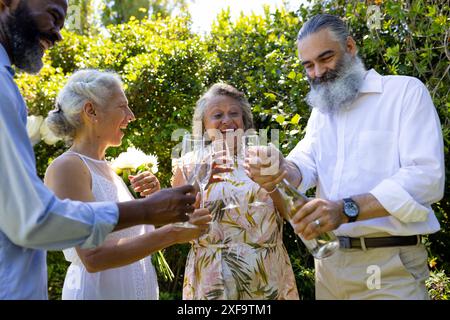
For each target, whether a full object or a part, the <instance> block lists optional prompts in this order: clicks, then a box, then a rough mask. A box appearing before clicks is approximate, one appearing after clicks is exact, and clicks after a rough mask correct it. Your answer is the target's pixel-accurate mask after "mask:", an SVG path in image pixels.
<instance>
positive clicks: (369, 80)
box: [359, 69, 383, 93]
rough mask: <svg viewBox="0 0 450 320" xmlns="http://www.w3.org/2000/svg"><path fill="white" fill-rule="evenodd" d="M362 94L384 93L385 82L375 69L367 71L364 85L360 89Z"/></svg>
mask: <svg viewBox="0 0 450 320" xmlns="http://www.w3.org/2000/svg"><path fill="white" fill-rule="evenodd" d="M359 92H361V93H372V92H374V93H382V92H383V81H382V76H381V75H380V74H379V73H378V72H376V71H375V70H374V69H370V70H369V71H367V73H366V76H365V77H364V80H363V83H362V85H361V87H360V88H359Z"/></svg>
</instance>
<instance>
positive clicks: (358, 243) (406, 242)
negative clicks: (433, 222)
mask: <svg viewBox="0 0 450 320" xmlns="http://www.w3.org/2000/svg"><path fill="white" fill-rule="evenodd" d="M338 239H339V246H340V248H343V249H369V248H383V247H399V246H415V245H418V244H420V243H421V242H422V237H421V236H419V235H417V236H392V237H379V238H364V237H361V238H350V237H338Z"/></svg>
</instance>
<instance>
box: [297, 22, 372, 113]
mask: <svg viewBox="0 0 450 320" xmlns="http://www.w3.org/2000/svg"><path fill="white" fill-rule="evenodd" d="M298 55H299V58H300V60H301V62H302V64H303V66H304V68H305V71H306V76H307V77H308V81H309V83H310V85H311V91H310V92H309V93H308V95H307V97H306V101H307V103H308V104H309V105H310V106H311V107H313V108H317V109H318V110H319V111H321V112H324V113H334V112H336V111H338V110H340V109H342V108H343V107H345V106H348V105H350V104H351V103H352V102H353V101H354V100H355V99H356V98H357V97H358V91H359V87H360V85H361V82H362V81H363V78H364V75H365V72H366V70H365V68H364V64H363V63H362V61H361V59H360V58H359V57H358V56H357V48H356V44H355V41H354V40H353V39H352V38H351V37H348V38H347V40H346V41H345V42H342V41H339V40H337V37H336V36H335V35H334V34H333V32H332V31H330V29H328V28H324V29H322V30H319V31H317V32H314V33H311V34H310V35H308V36H306V37H304V38H302V39H301V40H299V43H298Z"/></svg>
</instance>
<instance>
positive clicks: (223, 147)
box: [211, 139, 240, 210]
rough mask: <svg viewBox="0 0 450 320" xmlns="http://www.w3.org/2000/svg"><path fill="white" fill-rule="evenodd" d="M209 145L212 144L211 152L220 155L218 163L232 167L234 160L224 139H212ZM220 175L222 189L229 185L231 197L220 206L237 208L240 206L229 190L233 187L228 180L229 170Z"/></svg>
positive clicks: (228, 208)
mask: <svg viewBox="0 0 450 320" xmlns="http://www.w3.org/2000/svg"><path fill="white" fill-rule="evenodd" d="M211 146H212V152H213V154H214V155H220V156H221V158H220V160H221V161H220V162H219V163H218V164H219V165H224V166H225V167H226V168H230V169H233V168H234V160H233V157H232V156H231V152H230V149H229V146H228V144H227V142H226V141H225V140H224V139H219V140H214V141H212V143H211ZM222 176H223V178H224V186H223V189H222V191H224V190H225V188H226V186H230V192H229V198H230V199H231V201H228V203H227V204H226V206H225V207H224V208H222V210H231V209H236V208H239V207H240V206H239V204H238V203H237V201H236V200H235V197H234V195H233V192H232V190H231V189H232V188H233V185H232V184H231V182H230V181H231V179H230V176H231V174H230V172H224V173H222ZM223 193H224V192H223Z"/></svg>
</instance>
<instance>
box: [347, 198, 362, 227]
mask: <svg viewBox="0 0 450 320" xmlns="http://www.w3.org/2000/svg"><path fill="white" fill-rule="evenodd" d="M344 214H345V215H346V216H347V217H348V222H355V221H356V219H358V215H359V207H358V205H357V204H356V202H355V201H353V199H352V198H345V199H344Z"/></svg>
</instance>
